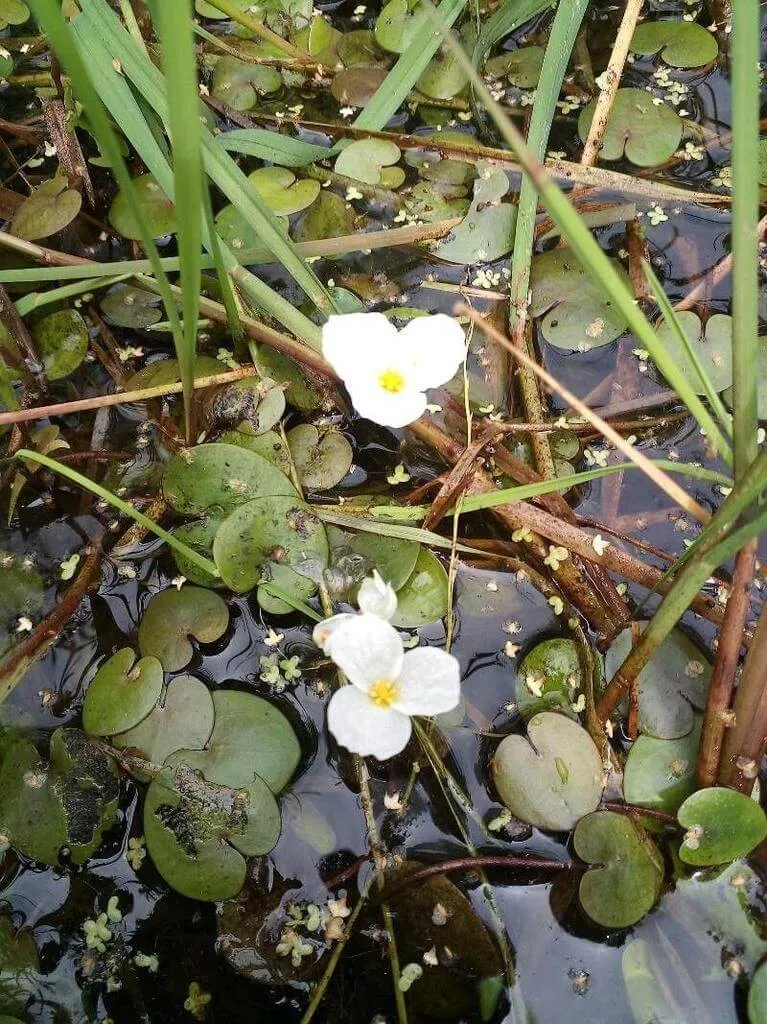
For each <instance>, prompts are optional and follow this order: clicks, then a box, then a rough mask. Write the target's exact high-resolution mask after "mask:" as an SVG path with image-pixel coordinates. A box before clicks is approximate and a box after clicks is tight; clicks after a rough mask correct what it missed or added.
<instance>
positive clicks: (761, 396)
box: [722, 311, 767, 420]
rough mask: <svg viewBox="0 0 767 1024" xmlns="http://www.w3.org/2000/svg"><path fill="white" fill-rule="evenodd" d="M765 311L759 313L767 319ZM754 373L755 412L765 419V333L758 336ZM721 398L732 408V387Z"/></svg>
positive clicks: (766, 362)
mask: <svg viewBox="0 0 767 1024" xmlns="http://www.w3.org/2000/svg"><path fill="white" fill-rule="evenodd" d="M765 312H767V311H765ZM765 312H761V313H760V314H759V315H760V316H761V317H762V319H763V320H765V319H767V316H766V315H765ZM756 373H757V374H758V375H759V390H758V395H757V399H758V406H757V414H758V416H759V419H760V420H767V335H762V336H761V337H760V338H759V357H758V364H757V367H756ZM722 399H723V401H724V404H725V405H726V406H727V408H728V409H732V402H733V394H732V388H727V390H726V391H725V392H724V394H723V395H722Z"/></svg>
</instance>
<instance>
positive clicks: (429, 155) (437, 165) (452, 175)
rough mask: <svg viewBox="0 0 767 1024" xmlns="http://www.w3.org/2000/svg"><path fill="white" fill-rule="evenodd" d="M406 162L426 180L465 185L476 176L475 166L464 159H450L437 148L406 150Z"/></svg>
mask: <svg viewBox="0 0 767 1024" xmlns="http://www.w3.org/2000/svg"><path fill="white" fill-rule="evenodd" d="M404 156H405V163H406V164H408V166H409V167H415V168H417V170H418V175H419V177H421V178H423V179H424V180H425V181H436V182H440V183H441V184H443V185H461V186H463V185H465V184H466V183H467V182H469V181H471V180H472V179H473V177H474V168H473V167H472V165H471V164H468V163H465V162H464V161H463V160H450V159H449V158H446V157H443V156H442V155H441V154H440V153H438V152H437V151H436V150H430V149H428V148H426V149H408V150H405V154H404Z"/></svg>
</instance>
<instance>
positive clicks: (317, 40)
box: [293, 16, 343, 67]
mask: <svg viewBox="0 0 767 1024" xmlns="http://www.w3.org/2000/svg"><path fill="white" fill-rule="evenodd" d="M342 38H343V33H342V32H339V31H338V29H336V28H333V26H332V25H331V24H330V22H329V21H327V20H326V19H325V18H324V17H322V16H317V17H313V18H312V20H311V22H310V23H309V24H308V25H306V26H305V27H304V28H302V29H300V30H299V31H298V32H297V33H296V35H295V36H294V37H293V42H294V43H295V44H296V46H300V47H301V48H302V49H303V50H305V51H306V52H307V53H308V54H309V56H310V57H314V59H315V60H316V61H317V63H318V64H324V65H325V66H326V67H327V66H330V67H335V65H336V64H337V63H338V44H339V42H340V41H341V39H342Z"/></svg>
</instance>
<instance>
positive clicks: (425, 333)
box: [399, 313, 466, 390]
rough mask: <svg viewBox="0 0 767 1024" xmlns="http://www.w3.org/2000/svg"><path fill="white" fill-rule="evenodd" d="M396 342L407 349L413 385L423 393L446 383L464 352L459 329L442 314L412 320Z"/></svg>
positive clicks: (462, 335) (464, 346)
mask: <svg viewBox="0 0 767 1024" xmlns="http://www.w3.org/2000/svg"><path fill="white" fill-rule="evenodd" d="M399 339H400V341H402V342H405V343H406V344H407V346H408V350H409V351H408V357H409V360H410V366H411V374H415V377H414V378H413V380H414V384H415V385H416V386H417V387H419V388H422V389H423V390H426V389H427V388H436V387H439V385H440V384H446V383H447V381H449V380H450V379H451V378H452V377H453V376H454V375H455V372H456V370H457V369H458V367H459V366H460V365H461V363H462V362H463V359H464V356H465V353H466V337H465V335H464V333H463V328H462V327H461V325H460V324H459V323H458V321H457V320H454V319H453V318H452V317H450V316H445V314H444V313H437V314H436V315H435V316H417V317H414V319H412V320H411V321H410V322H409V323H408V324H407V325H406V326H405V327H404V328H403V329H402V330H401V331H400V334H399Z"/></svg>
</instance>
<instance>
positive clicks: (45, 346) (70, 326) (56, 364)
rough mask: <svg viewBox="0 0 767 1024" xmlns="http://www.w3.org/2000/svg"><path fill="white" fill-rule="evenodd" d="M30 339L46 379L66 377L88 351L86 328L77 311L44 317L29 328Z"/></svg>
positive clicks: (58, 311) (69, 310) (65, 310)
mask: <svg viewBox="0 0 767 1024" xmlns="http://www.w3.org/2000/svg"><path fill="white" fill-rule="evenodd" d="M32 338H33V340H34V343H35V348H36V349H37V351H38V353H39V354H40V357H41V358H42V360H43V368H44V370H45V376H46V377H47V378H48V380H61V378H62V377H68V376H69V374H70V373H72V372H73V371H74V370H76V369H77V367H78V366H79V365H80V363H82V361H83V359H85V356H86V354H87V352H88V340H89V339H88V328H87V326H86V324H85V321H84V320H83V318H82V317H81V316H80V314H79V313H78V312H77V310H76V309H59V310H57V311H56V312H55V313H49V314H48V315H47V316H44V317H43V318H42V320H38V321H37V323H36V324H35V325H34V327H33V328H32Z"/></svg>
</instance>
